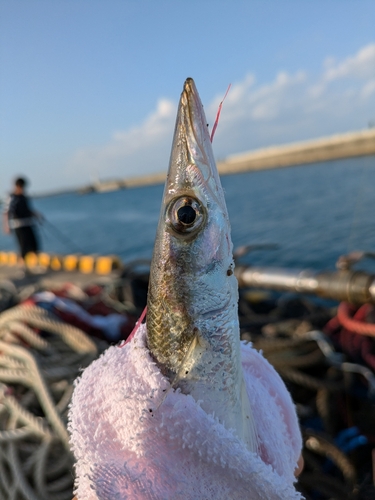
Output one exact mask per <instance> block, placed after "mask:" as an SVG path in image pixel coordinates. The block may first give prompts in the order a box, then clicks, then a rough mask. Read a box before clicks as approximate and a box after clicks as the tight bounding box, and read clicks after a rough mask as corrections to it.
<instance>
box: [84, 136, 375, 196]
mask: <svg viewBox="0 0 375 500" xmlns="http://www.w3.org/2000/svg"><path fill="white" fill-rule="evenodd" d="M367 155H375V128H372V129H367V130H360V131H356V132H348V133H345V134H336V135H332V136H329V137H322V138H319V139H311V140H308V141H301V142H295V143H291V144H283V145H278V146H270V147H267V148H261V149H255V150H252V151H248V152H245V153H240V154H235V155H231V156H228V157H227V158H225V159H224V160H221V161H218V162H217V167H218V170H219V173H220V175H229V174H236V173H240V172H249V171H257V170H267V169H273V168H281V167H290V166H293V165H295V166H297V165H306V164H309V163H319V162H323V161H329V160H337V159H340V158H350V157H359V156H367ZM165 177H166V172H158V173H153V174H148V175H142V176H137V177H131V178H125V179H119V180H110V181H102V182H100V183H97V184H95V185H93V186H90V187H88V188H85V189H84V190H83V191H84V192H85V191H86V192H87V191H97V192H104V191H113V190H115V189H124V188H131V187H138V186H150V185H154V184H162V183H164V181H165Z"/></svg>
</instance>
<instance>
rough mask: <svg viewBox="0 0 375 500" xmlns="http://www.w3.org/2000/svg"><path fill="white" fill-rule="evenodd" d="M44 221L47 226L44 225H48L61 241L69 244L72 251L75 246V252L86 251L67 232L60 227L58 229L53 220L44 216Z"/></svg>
mask: <svg viewBox="0 0 375 500" xmlns="http://www.w3.org/2000/svg"><path fill="white" fill-rule="evenodd" d="M43 223H46V226H44V227H47V228H48V229H49V230H50V232H51V233H53V234H54V235H55V237H56V238H57V239H58V240H59V241H60V242H61V243H63V244H64V245H66V246H69V251H71V249H73V248H74V249H75V252H78V253H83V254H84V253H86V252H85V251H84V250H83V249H82V248H80V247H79V245H77V244H76V243H74V241H72V240H71V239H70V238H68V237H67V236H65V234H63V233H62V232H61V231H60V230H59V229H57V227H56V226H55V225H54V224H52V222H50V221H49V220H47V219H46V218H45V217H43ZM42 227H43V225H42Z"/></svg>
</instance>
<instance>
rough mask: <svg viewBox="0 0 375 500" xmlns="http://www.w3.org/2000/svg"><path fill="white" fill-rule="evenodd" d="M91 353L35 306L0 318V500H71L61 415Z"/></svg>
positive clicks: (84, 340)
mask: <svg viewBox="0 0 375 500" xmlns="http://www.w3.org/2000/svg"><path fill="white" fill-rule="evenodd" d="M38 331H39V332H40V333H38ZM97 354H98V352H97V348H96V346H95V344H94V343H93V342H92V341H91V339H90V338H89V337H87V335H86V334H85V333H84V332H82V331H81V330H79V329H78V328H75V327H73V326H71V325H68V324H66V323H63V322H62V321H60V320H59V319H57V318H56V317H55V316H54V315H52V314H51V313H49V312H48V311H46V310H44V309H42V308H40V307H36V306H33V305H26V304H25V305H19V306H16V307H13V308H12V309H9V310H7V311H5V312H3V313H1V314H0V429H1V430H0V498H1V499H7V500H51V499H53V500H71V499H72V491H73V478H74V474H73V458H72V455H71V453H70V451H69V436H68V433H67V430H66V422H67V410H68V405H69V402H70V398H71V394H72V386H73V381H74V379H75V378H76V377H77V375H78V374H79V371H80V369H81V368H83V367H85V366H87V365H88V364H89V363H90V362H91V361H92V360H93V359H94V358H95V357H96V356H97Z"/></svg>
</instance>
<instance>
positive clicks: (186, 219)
mask: <svg viewBox="0 0 375 500" xmlns="http://www.w3.org/2000/svg"><path fill="white" fill-rule="evenodd" d="M196 216H197V214H196V212H195V210H194V208H192V207H190V206H189V205H187V206H185V207H181V208H179V209H178V211H177V217H178V220H179V221H180V222H181V223H182V224H192V223H193V222H194V221H195V219H196Z"/></svg>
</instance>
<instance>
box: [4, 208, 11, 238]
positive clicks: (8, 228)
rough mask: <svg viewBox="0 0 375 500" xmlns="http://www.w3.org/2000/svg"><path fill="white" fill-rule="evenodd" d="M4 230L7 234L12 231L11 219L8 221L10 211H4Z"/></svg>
mask: <svg viewBox="0 0 375 500" xmlns="http://www.w3.org/2000/svg"><path fill="white" fill-rule="evenodd" d="M3 231H4V233H5V234H9V233H10V227H9V221H8V211H6V212H4V213H3Z"/></svg>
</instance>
